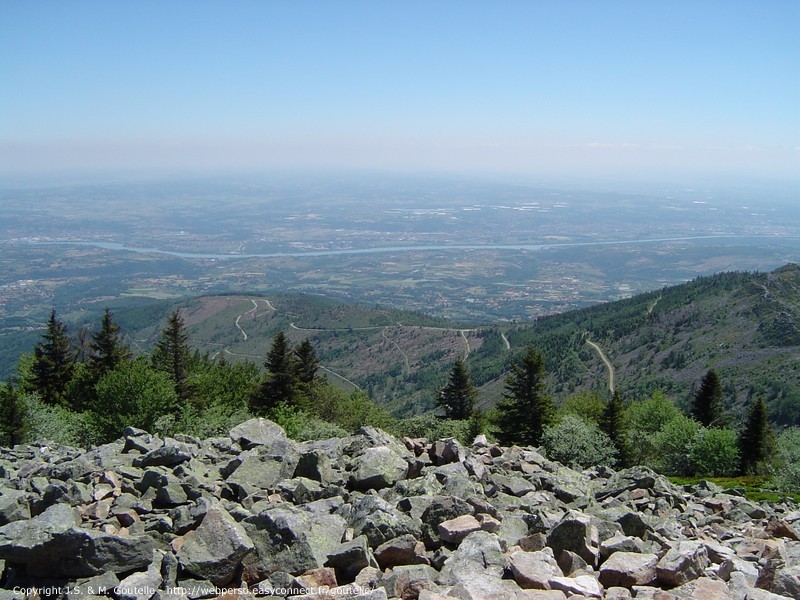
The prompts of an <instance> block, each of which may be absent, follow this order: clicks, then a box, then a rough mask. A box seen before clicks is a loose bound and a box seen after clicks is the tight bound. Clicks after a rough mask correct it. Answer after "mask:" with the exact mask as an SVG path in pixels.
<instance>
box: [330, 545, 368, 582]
mask: <svg viewBox="0 0 800 600" xmlns="http://www.w3.org/2000/svg"><path fill="white" fill-rule="evenodd" d="M325 566H326V567H332V568H333V569H335V570H336V580H337V581H338V582H340V583H350V582H352V581H354V580H355V578H356V576H357V575H358V574H359V573H360V572H361V571H362V570H363V569H365V568H367V567H375V566H377V563H376V562H375V558H374V557H373V556H372V552H371V550H370V549H369V546H368V545H367V538H366V537H365V536H363V535H362V536H358V537H357V538H356V539H354V540H352V541H350V542H344V543H342V544H339V545H338V546H336V547H335V548H334V549H333V550H331V551H330V552H329V553H328V556H327V560H326V561H325Z"/></svg>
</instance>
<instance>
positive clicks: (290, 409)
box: [267, 402, 310, 440]
mask: <svg viewBox="0 0 800 600" xmlns="http://www.w3.org/2000/svg"><path fill="white" fill-rule="evenodd" d="M267 418H268V419H269V420H270V421H273V422H274V423H277V424H278V425H280V426H281V427H283V430H284V431H285V432H286V435H287V436H289V437H290V438H292V439H293V440H297V439H299V437H298V436H299V434H300V432H301V431H302V430H303V428H304V427H305V426H306V424H307V423H308V420H309V419H310V416H309V414H308V413H307V412H305V411H303V410H300V409H299V408H296V407H294V406H291V405H289V404H287V403H285V402H281V403H280V404H278V405H276V406H274V407H272V408H271V409H270V410H269V411H268V413H267Z"/></svg>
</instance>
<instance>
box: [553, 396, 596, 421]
mask: <svg viewBox="0 0 800 600" xmlns="http://www.w3.org/2000/svg"><path fill="white" fill-rule="evenodd" d="M605 409H606V403H605V401H604V400H603V399H602V398H601V397H600V394H598V393H597V392H580V393H578V394H573V395H572V396H568V397H567V398H565V399H564V402H562V403H561V406H559V407H558V412H559V414H561V415H563V416H566V415H575V416H576V417H580V418H582V419H584V420H586V421H588V422H590V423H595V424H596V425H599V424H600V421H601V420H602V418H603V412H604V411H605Z"/></svg>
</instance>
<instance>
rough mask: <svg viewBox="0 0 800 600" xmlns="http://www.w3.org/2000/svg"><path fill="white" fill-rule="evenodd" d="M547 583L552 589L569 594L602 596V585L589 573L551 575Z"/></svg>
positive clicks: (588, 596) (590, 596) (591, 596)
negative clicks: (565, 575)
mask: <svg viewBox="0 0 800 600" xmlns="http://www.w3.org/2000/svg"><path fill="white" fill-rule="evenodd" d="M549 583H550V587H551V588H552V589H554V590H561V591H562V592H565V593H567V594H569V595H571V596H584V597H586V598H602V597H603V586H602V585H601V584H600V582H599V581H598V580H597V579H596V578H595V577H592V576H591V575H578V576H577V577H553V578H552V579H551V580H550V581H549Z"/></svg>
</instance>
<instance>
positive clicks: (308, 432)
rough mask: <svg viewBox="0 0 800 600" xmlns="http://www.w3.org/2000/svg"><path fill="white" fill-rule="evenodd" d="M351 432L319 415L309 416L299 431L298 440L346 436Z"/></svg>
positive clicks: (305, 440)
mask: <svg viewBox="0 0 800 600" xmlns="http://www.w3.org/2000/svg"><path fill="white" fill-rule="evenodd" d="M349 433H350V432H348V431H345V430H344V429H342V428H341V427H339V426H338V425H337V424H336V423H329V422H328V421H323V420H322V419H319V418H317V417H311V418H309V419H308V420H307V421H306V422H305V423H304V424H303V425H302V426H301V427H300V429H299V431H298V432H297V440H298V441H300V442H307V441H312V440H327V439H330V438H338V437H345V436H347V435H348V434H349Z"/></svg>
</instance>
